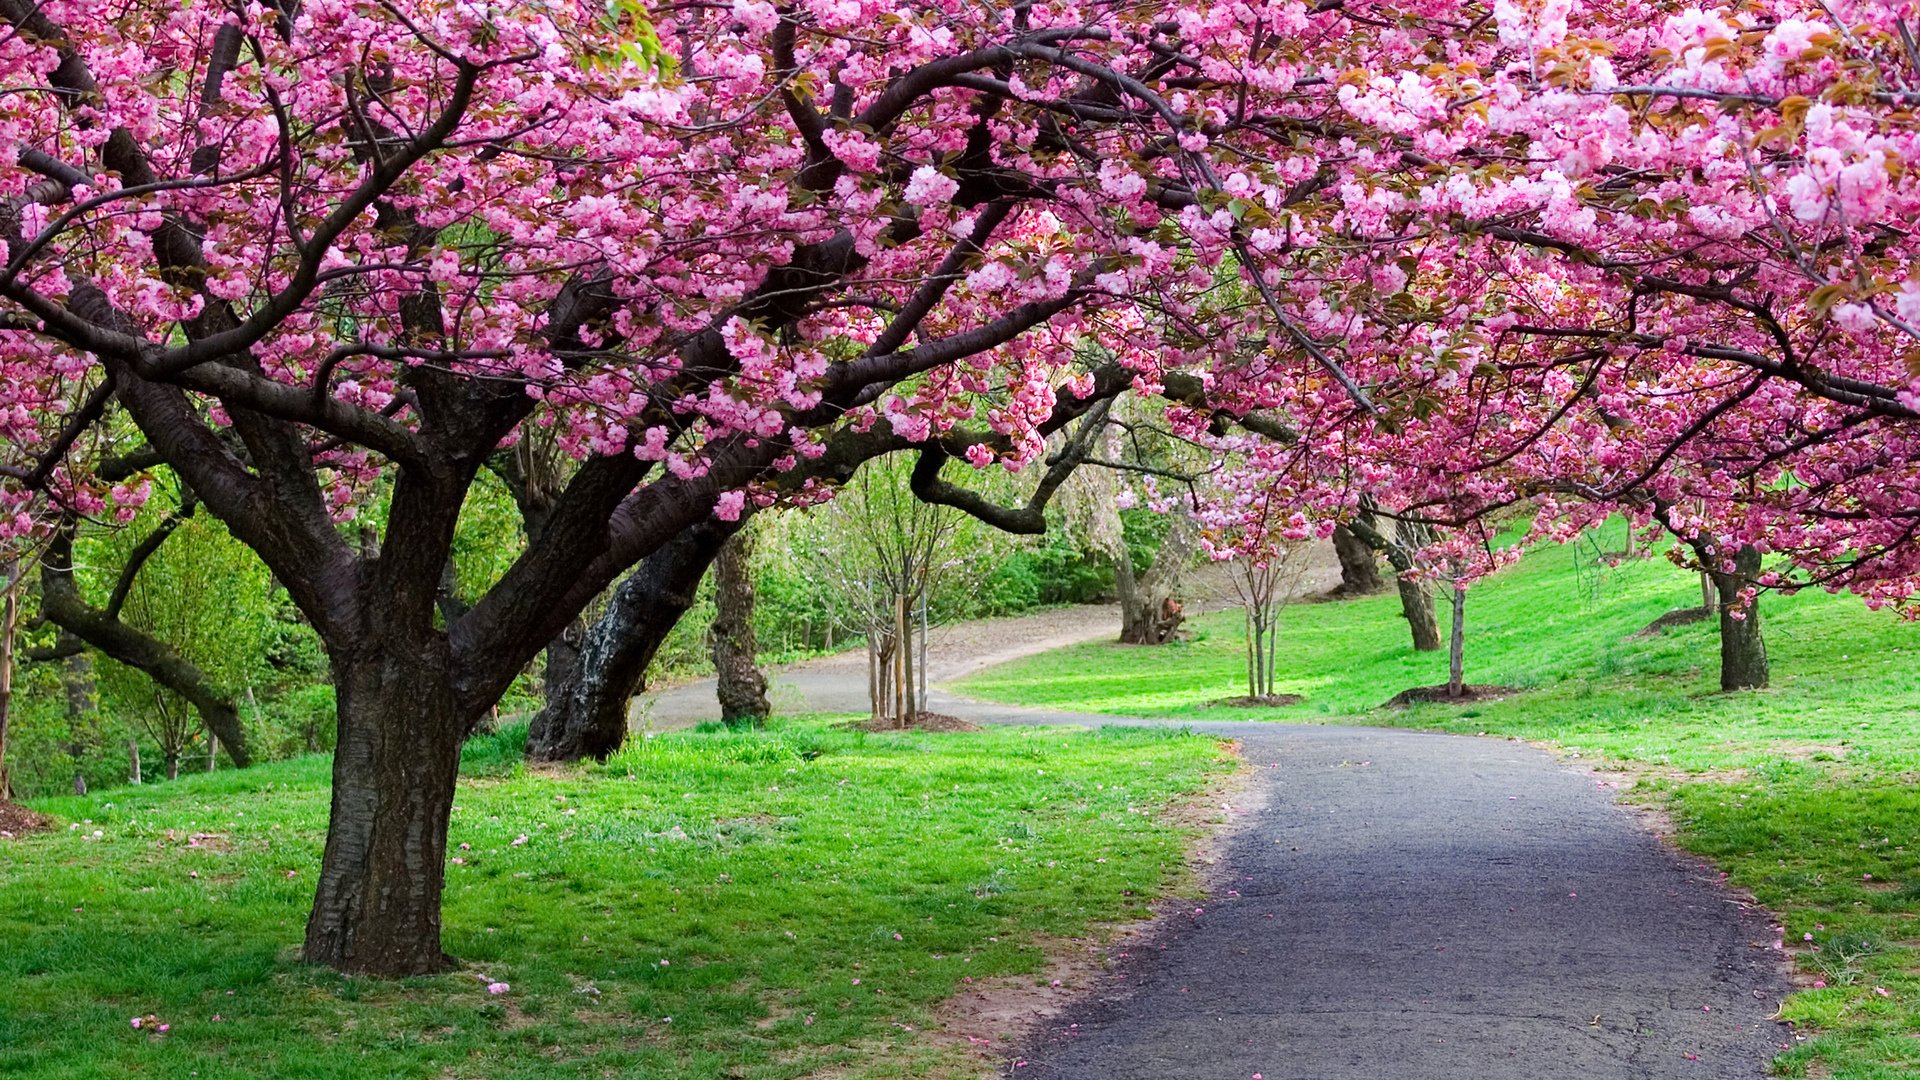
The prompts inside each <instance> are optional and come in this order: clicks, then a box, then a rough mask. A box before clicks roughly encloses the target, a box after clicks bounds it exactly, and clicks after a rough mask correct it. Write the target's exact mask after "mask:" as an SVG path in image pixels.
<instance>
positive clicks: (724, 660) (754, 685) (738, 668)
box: [713, 532, 773, 727]
mask: <svg viewBox="0 0 1920 1080" xmlns="http://www.w3.org/2000/svg"><path fill="white" fill-rule="evenodd" d="M713 606H714V614H713V670H714V674H715V675H716V676H717V678H716V679H715V693H716V696H718V697H719V699H720V721H721V722H722V723H724V724H726V725H727V726H728V727H762V726H764V725H765V724H766V722H767V717H769V716H771V715H773V706H771V705H769V704H768V703H767V677H766V676H765V675H762V674H761V673H760V664H759V651H760V650H759V645H758V644H757V643H756V642H755V641H754V638H753V534H752V533H749V532H739V533H735V534H734V536H733V538H732V539H730V540H728V541H727V542H726V543H725V544H724V545H722V546H721V548H720V556H719V557H718V558H717V559H715V560H714V562H713Z"/></svg>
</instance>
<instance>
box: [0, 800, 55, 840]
mask: <svg viewBox="0 0 1920 1080" xmlns="http://www.w3.org/2000/svg"><path fill="white" fill-rule="evenodd" d="M51 828H53V819H52V818H50V817H48V816H47V815H45V814H42V813H39V812H37V811H33V810H29V809H27V808H26V807H24V806H18V805H15V804H14V803H10V802H0V840H13V839H16V838H18V837H22V836H25V835H27V834H28V833H34V832H42V831H44V830H47V829H51Z"/></svg>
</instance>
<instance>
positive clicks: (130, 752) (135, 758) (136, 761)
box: [127, 739, 140, 784]
mask: <svg viewBox="0 0 1920 1080" xmlns="http://www.w3.org/2000/svg"><path fill="white" fill-rule="evenodd" d="M127 764H128V766H129V768H130V769H131V770H132V775H130V776H128V777H127V782H128V783H129V784H138V783H139V782H140V740H139V739H128V740H127Z"/></svg>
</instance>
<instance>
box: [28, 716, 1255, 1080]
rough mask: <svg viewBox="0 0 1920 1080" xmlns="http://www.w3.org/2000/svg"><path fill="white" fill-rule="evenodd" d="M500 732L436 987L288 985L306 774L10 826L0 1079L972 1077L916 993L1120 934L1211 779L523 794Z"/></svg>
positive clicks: (306, 846) (1102, 765) (468, 815)
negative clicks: (1180, 805)
mask: <svg viewBox="0 0 1920 1080" xmlns="http://www.w3.org/2000/svg"><path fill="white" fill-rule="evenodd" d="M516 738H524V729H520V730H518V731H509V732H506V733H504V734H503V735H502V736H498V737H494V738H492V739H488V740H480V741H477V742H475V743H473V744H470V745H469V747H468V755H467V762H466V773H467V776H466V778H465V779H463V781H462V783H461V788H460V792H459V796H458V800H457V807H456V811H455V813H454V817H453V832H452V842H453V844H454V850H453V852H452V855H453V856H455V858H454V859H453V862H454V864H455V865H452V866H450V867H449V868H448V869H449V878H448V887H447V897H446V920H445V922H446V945H447V948H448V950H449V951H450V952H451V953H453V954H454V955H455V956H458V957H460V958H461V961H462V964H463V966H462V968H461V969H460V970H458V971H456V972H453V973H450V974H447V975H445V976H440V977H436V978H426V979H414V980H407V981H403V982H394V983H383V982H377V981H369V980H363V979H352V978H343V977H340V976H338V975H334V974H332V973H329V972H326V971H323V970H316V969H313V968H308V967H305V966H303V965H301V964H299V963H298V962H297V960H296V957H295V955H294V952H293V946H294V945H295V944H296V943H297V942H298V940H299V937H300V933H301V928H302V926H303V923H304V919H305V914H306V906H307V904H308V903H309V902H310V900H311V899H312V888H313V875H314V872H315V869H316V867H317V864H318V859H319V853H320V846H321V842H322V839H323V828H324V823H325V812H326V800H327V782H326V781H327V764H328V763H327V761H326V760H325V759H324V758H306V759H301V760H296V761H292V762H286V763H281V764H277V765H269V766H262V767H257V768H254V769H250V770H247V771H244V772H225V773H218V774H215V775H212V776H207V777H193V778H189V779H183V780H181V781H179V782H177V783H170V784H163V785H149V786H146V787H139V788H121V789H118V790H113V791H105V792H98V793H95V794H94V795H92V796H89V797H84V798H64V799H49V800H44V801H42V802H39V803H36V804H35V805H36V807H37V808H38V809H41V810H44V811H47V812H50V813H53V814H55V815H58V816H59V818H60V819H61V827H60V828H59V830H58V831H56V832H53V833H51V834H43V835H39V836H35V837H31V838H28V839H25V840H20V841H13V842H0V1076H6V1077H9V1078H20V1080H26V1078H35V1080H52V1078H62V1080H67V1078H75V1080H77V1078H82V1077H88V1078H91V1077H102V1078H107V1077H112V1078H120V1077H167V1078H169V1080H173V1078H183V1077H189V1076H198V1077H201V1078H215V1077H261V1076H271V1077H276V1078H293V1077H298V1078H307V1077H341V1078H349V1077H351V1078H361V1077H381V1078H386V1077H422V1078H428V1077H431V1078H456V1077H462V1078H463V1077H475V1078H478V1077H485V1078H488V1080H510V1078H515V1077H529V1078H530V1077H541V1078H553V1077H605V1076H618V1077H634V1078H638V1077H659V1078H663V1080H665V1078H678V1077H742V1078H745V1077H752V1078H762V1077H765V1078H772V1077H797V1076H805V1075H814V1074H820V1073H830V1074H831V1075H833V1076H837V1077H891V1076H946V1075H961V1074H965V1073H969V1072H970V1073H977V1072H978V1071H979V1066H978V1064H977V1062H974V1061H970V1060H969V1059H968V1057H967V1054H966V1051H965V1050H963V1049H960V1048H958V1047H956V1045H954V1044H955V1043H958V1042H959V1041H960V1040H958V1039H953V1040H950V1041H943V1040H939V1039H935V1038H931V1037H929V1036H928V1035H927V1034H926V1033H925V1030H924V1029H925V1027H926V1025H927V1024H928V1021H929V1018H930V1016H931V1015H932V1010H933V1009H934V1007H935V1006H936V1005H937V1003H938V1002H939V1001H940V1000H941V999H943V998H946V997H948V996H950V995H951V994H953V993H954V992H955V991H956V990H957V989H959V988H961V987H963V986H965V985H967V983H968V982H969V981H970V980H971V981H974V982H984V981H985V980H988V979H991V978H994V977H996V976H998V977H1008V976H1019V977H1024V978H1029V979H1031V978H1035V977H1038V973H1039V972H1041V971H1042V968H1043V962H1044V956H1043V952H1042V949H1041V944H1043V943H1044V942H1045V941H1046V940H1048V939H1050V938H1059V937H1065V936H1069V935H1076V934H1083V933H1086V932H1087V931H1088V930H1089V929H1090V928H1092V927H1094V926H1096V925H1097V924H1100V923H1103V922H1110V921H1114V920H1123V919H1128V918H1131V917H1136V916H1141V915H1144V914H1145V913H1146V911H1147V904H1148V901H1149V900H1150V899H1151V898H1152V897H1154V896H1156V895H1159V894H1161V893H1164V892H1165V891H1167V890H1168V889H1170V888H1175V887H1177V886H1178V884H1179V881H1180V874H1181V869H1180V868H1181V866H1182V844H1183V841H1184V839H1185V833H1184V832H1183V831H1182V830H1180V829H1178V828H1172V827H1169V826H1168V824H1167V823H1166V822H1165V820H1164V819H1163V818H1162V817H1161V813H1160V812H1161V811H1162V810H1164V809H1165V808H1167V807H1168V805H1169V804H1170V803H1171V802H1173V801H1174V800H1177V799H1179V798H1180V797H1182V796H1185V795H1188V794H1191V793H1195V792H1198V791H1200V790H1201V789H1203V788H1204V787H1205V785H1206V784H1207V782H1208V781H1209V779H1210V778H1211V777H1214V776H1216V775H1219V774H1220V773H1222V772H1223V771H1225V770H1227V769H1229V768H1230V767H1231V765H1230V762H1229V760H1228V759H1227V758H1226V757H1225V756H1224V754H1223V751H1222V749H1221V747H1220V745H1219V744H1218V743H1217V742H1216V741H1215V740H1212V739H1207V738H1203V737H1199V736H1193V735H1186V734H1180V733H1173V732H1158V731H1144V732H1142V731H1125V730H1106V731H1096V732H1086V731H1079V732H1074V731H1052V730H1045V731H1027V730H995V731H990V732H985V733H980V734H965V735H933V736H927V735H914V734H901V735H891V734H888V735H865V734H858V733H847V732H838V731H831V730H828V729H827V728H826V727H825V725H824V724H822V723H820V722H812V723H807V722H799V723H795V724H792V725H789V726H786V727H783V728H782V729H780V730H777V731H775V732H772V733H765V734H744V735H737V734H728V733H710V734H685V735H672V736H663V737H660V738H656V739H652V740H648V741H646V742H645V743H644V744H641V745H638V746H634V747H631V748H629V750H628V751H626V752H625V753H623V754H622V755H621V756H619V757H618V758H616V759H615V760H614V761H611V762H609V763H608V764H607V765H606V766H604V767H591V768H584V769H580V770H572V771H563V772H551V773H528V772H526V771H525V770H523V769H522V768H521V767H520V766H519V764H518V744H517V742H516ZM481 976H485V978H486V979H491V980H495V981H499V982H504V983H507V984H508V985H509V986H510V987H511V989H509V990H507V991H506V992H504V993H500V994H497V995H496V994H490V993H489V992H488V988H487V986H486V983H485V981H484V980H483V979H482V978H481ZM135 1017H141V1018H151V1019H147V1020H145V1022H144V1023H143V1025H142V1027H141V1028H140V1029H139V1030H136V1029H135V1028H134V1027H133V1025H132V1023H131V1020H132V1019H133V1018H135ZM158 1024H166V1025H168V1027H167V1029H166V1030H165V1031H164V1032H161V1031H158V1030H156V1025H158ZM969 1034H974V1035H978V1036H988V1037H991V1036H993V1035H995V1034H997V1033H995V1032H973V1033H969Z"/></svg>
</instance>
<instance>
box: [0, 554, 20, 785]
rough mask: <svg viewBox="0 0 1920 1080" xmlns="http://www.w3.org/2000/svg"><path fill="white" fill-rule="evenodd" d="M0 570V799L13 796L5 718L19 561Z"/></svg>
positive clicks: (10, 709) (17, 603)
mask: <svg viewBox="0 0 1920 1080" xmlns="http://www.w3.org/2000/svg"><path fill="white" fill-rule="evenodd" d="M0 573H4V575H5V578H6V596H5V598H4V599H0V802H6V801H9V800H11V799H12V798H13V782H12V780H11V779H10V778H9V777H8V775H7V721H8V719H9V718H10V717H11V716H12V714H13V656H14V644H15V638H16V637H17V635H18V632H19V629H20V582H19V580H18V578H17V576H16V575H17V574H18V573H19V564H18V563H17V562H9V563H8V564H7V565H6V567H5V569H4V571H0Z"/></svg>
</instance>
